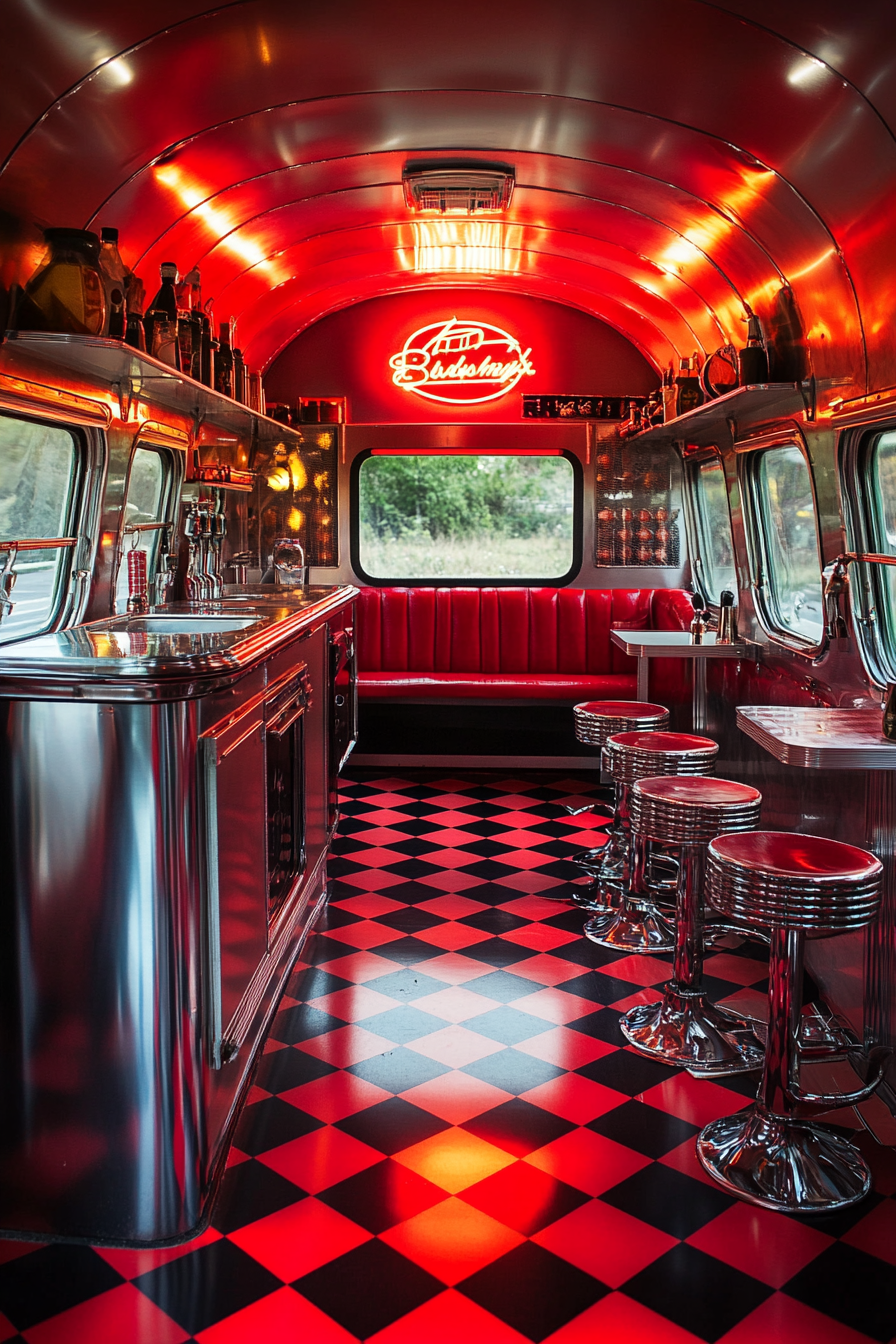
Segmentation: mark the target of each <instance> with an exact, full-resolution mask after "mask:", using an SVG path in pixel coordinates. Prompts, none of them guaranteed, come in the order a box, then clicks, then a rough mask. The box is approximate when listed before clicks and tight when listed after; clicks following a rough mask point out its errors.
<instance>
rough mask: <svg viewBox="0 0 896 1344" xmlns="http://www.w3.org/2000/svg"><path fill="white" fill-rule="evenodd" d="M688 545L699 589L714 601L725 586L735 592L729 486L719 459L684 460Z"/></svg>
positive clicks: (735, 576)
mask: <svg viewBox="0 0 896 1344" xmlns="http://www.w3.org/2000/svg"><path fill="white" fill-rule="evenodd" d="M685 479H686V482H687V516H688V531H689V549H690V552H691V557H692V564H693V566H694V576H695V578H696V580H697V585H698V587H699V589H700V592H701V593H702V594H703V597H704V599H705V600H706V601H707V602H711V603H713V604H714V605H715V604H716V603H717V602H718V600H719V593H721V592H724V591H725V589H728V590H729V591H731V592H733V593H736V592H737V571H736V569H735V566H734V543H733V541H732V539H731V514H730V512H729V509H728V489H727V486H726V484H725V470H724V467H723V466H722V462H721V459H720V458H719V457H718V456H717V455H716V454H715V453H713V455H712V456H705V457H704V456H701V457H699V458H695V459H694V460H692V461H691V462H689V463H687V466H686V469H685Z"/></svg>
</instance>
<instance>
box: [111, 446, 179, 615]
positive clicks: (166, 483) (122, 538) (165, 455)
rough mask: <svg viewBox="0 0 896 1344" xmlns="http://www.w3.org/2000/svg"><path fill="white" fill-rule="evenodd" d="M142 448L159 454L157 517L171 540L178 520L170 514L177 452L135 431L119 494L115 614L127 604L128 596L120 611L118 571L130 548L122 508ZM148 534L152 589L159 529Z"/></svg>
mask: <svg viewBox="0 0 896 1344" xmlns="http://www.w3.org/2000/svg"><path fill="white" fill-rule="evenodd" d="M141 450H142V451H143V452H148V453H156V454H157V456H159V457H160V458H161V459H162V470H163V476H162V497H161V499H160V501H159V515H160V516H159V518H158V520H157V521H158V522H160V523H167V524H168V526H169V527H170V528H171V529H172V540H173V539H174V538H173V531H174V528H175V526H176V523H177V518H176V515H175V516H173V515H174V510H173V509H172V503H173V502H175V501H176V500H177V498H178V497H179V494H180V490H179V484H180V482H179V477H178V460H179V455H178V454H177V452H176V450H174V449H172V448H169V447H168V446H167V445H166V444H163V443H159V442H157V441H156V440H155V439H154V438H153V437H152V436H149V437H141V435H140V434H139V433H138V434H136V435H135V436H134V440H133V442H132V444H131V448H130V452H129V453H128V467H127V471H126V473H125V478H124V489H123V490H122V495H121V514H120V521H119V525H118V542H117V546H116V557H115V565H114V568H113V572H112V610H113V611H114V612H116V614H118V615H120V614H122V613H123V612H124V610H125V609H126V603H127V597H126V596H125V607H123V608H122V611H121V612H118V611H117V608H118V603H119V592H118V587H119V583H120V580H121V574H122V572H123V571H125V570H126V565H127V553H128V550H129V549H130V535H125V527H126V526H127V519H126V517H125V510H126V508H127V502H128V492H129V491H130V488H131V476H132V474H133V470H134V460H135V458H136V456H137V453H138V452H140V451H141ZM182 456H183V454H180V457H182ZM148 535H149V537H150V538H151V539H152V547H151V548H149V547H147V548H144V549H147V550H149V551H150V554H149V555H148V556H147V572H148V579H149V584H150V591H152V581H153V576H154V573H155V564H156V562H157V560H158V554H159V542H160V540H161V532H150V533H149V534H148ZM138 544H139V534H138Z"/></svg>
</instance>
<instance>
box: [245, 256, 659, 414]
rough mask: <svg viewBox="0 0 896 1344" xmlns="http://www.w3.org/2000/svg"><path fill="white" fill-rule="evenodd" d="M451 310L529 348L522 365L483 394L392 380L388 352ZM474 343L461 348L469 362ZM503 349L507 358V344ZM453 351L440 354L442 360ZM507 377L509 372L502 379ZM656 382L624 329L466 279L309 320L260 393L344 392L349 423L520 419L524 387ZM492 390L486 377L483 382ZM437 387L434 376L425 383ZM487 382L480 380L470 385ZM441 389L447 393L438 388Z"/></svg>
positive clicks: (598, 387)
mask: <svg viewBox="0 0 896 1344" xmlns="http://www.w3.org/2000/svg"><path fill="white" fill-rule="evenodd" d="M452 318H457V320H458V326H459V327H463V326H464V325H465V324H466V325H467V326H469V325H473V324H475V323H477V322H478V323H483V324H488V325H489V326H491V327H495V328H499V329H500V330H501V331H503V332H506V333H507V334H508V335H509V336H511V337H513V338H514V339H515V340H516V341H517V342H519V345H520V347H521V349H522V351H523V352H528V356H527V369H528V368H531V369H534V372H528V371H526V372H525V373H523V374H522V375H521V376H520V377H519V378H517V379H516V381H515V382H513V386H512V387H511V388H510V390H509V391H507V392H505V393H503V394H502V395H498V396H494V397H492V398H491V399H490V400H487V401H486V400H482V401H477V402H472V403H468V402H458V401H456V400H450V401H449V400H446V401H444V402H442V401H432V400H429V399H427V398H425V397H423V396H421V395H419V394H418V393H416V392H414V391H413V390H409V389H408V388H407V387H401V386H397V385H396V384H395V382H394V381H393V374H394V372H395V370H394V368H393V367H392V366H390V359H391V357H392V356H393V355H395V354H397V353H398V352H400V351H401V350H402V349H403V347H404V346H405V344H406V342H407V341H408V339H409V338H410V337H411V336H413V334H414V333H415V332H417V331H418V330H419V329H421V328H423V327H427V326H429V325H430V324H432V323H440V322H442V321H445V322H449V321H450V320H451V319H452ZM480 353H481V352H475V351H474V352H470V354H469V360H471V361H476V360H478V359H479V358H480ZM502 357H503V358H508V356H507V355H506V351H505V352H502ZM458 358H459V356H458V353H457V351H455V350H453V349H452V350H451V352H450V353H449V354H447V355H444V356H443V357H442V365H443V367H444V368H445V369H448V368H451V367H452V366H451V364H450V362H449V361H450V360H451V359H454V360H455V361H457V360H458ZM511 381H512V380H511ZM658 381H659V375H658V373H657V371H656V370H654V369H653V368H651V366H650V365H649V364H648V362H647V360H646V359H644V357H643V356H642V355H641V354H640V353H639V352H638V351H637V350H636V349H635V347H634V346H633V345H631V343H630V342H629V341H627V340H626V339H625V337H623V336H620V335H619V333H618V332H616V331H614V330H613V329H612V328H611V327H609V326H607V325H606V324H605V323H603V322H600V321H598V320H597V319H595V318H592V317H589V316H588V315H587V314H586V313H582V312H580V311H579V310H577V309H575V308H567V307H565V306H564V305H563V304H559V303H550V302H547V301H545V300H542V299H531V298H528V297H527V296H525V295H519V294H507V293H500V292H497V291H492V292H489V289H488V286H487V283H486V282H483V283H482V286H481V287H480V288H472V287H469V286H465V287H460V286H458V287H456V288H445V289H434V288H430V289H427V290H425V291H421V292H415V293H410V294H408V293H406V294H398V295H392V296H389V297H386V298H382V299H372V300H370V301H369V302H367V303H361V304H357V305H356V306H355V307H352V308H349V309H344V310H342V311H340V312H338V313H334V314H332V315H331V316H330V317H327V318H324V319H323V320H322V321H320V322H317V323H315V324H314V325H313V326H311V327H309V328H308V330H307V331H305V332H303V333H302V335H301V336H299V337H297V339H296V340H295V341H293V342H292V344H291V345H290V346H288V347H287V348H286V350H284V352H283V354H282V355H280V357H279V358H278V359H277V360H275V361H274V363H273V364H272V366H271V368H270V370H269V371H268V374H267V376H266V378H265V390H266V393H267V397H268V401H269V402H294V401H295V399H296V398H297V397H300V396H301V397H347V398H348V418H349V420H351V421H354V422H355V423H367V424H371V423H372V424H383V423H385V424H396V423H398V424H401V423H409V424H414V423H428V424H433V423H436V424H438V423H463V422H470V421H475V422H482V421H488V422H492V423H494V422H503V421H515V420H519V419H521V414H522V395H523V393H524V392H525V393H528V394H533V393H546V394H547V393H579V394H589V393H590V394H603V395H605V396H611V397H612V396H615V397H619V396H627V395H631V396H639V395H643V394H644V393H646V392H649V391H650V389H651V388H653V387H655V386H656V385H657V383H658ZM491 386H492V389H494V387H495V385H494V384H492V385H491ZM429 387H430V391H432V389H433V387H435V389H436V390H437V391H443V389H441V387H440V385H439V384H438V383H435V384H430V385H429ZM483 390H487V386H486V387H485V388H481V387H480V388H479V389H478V391H480V392H481V391H483ZM444 394H445V395H446V396H450V395H452V392H451V390H450V389H444Z"/></svg>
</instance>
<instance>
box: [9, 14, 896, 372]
mask: <svg viewBox="0 0 896 1344" xmlns="http://www.w3.org/2000/svg"><path fill="white" fill-rule="evenodd" d="M5 8H6V13H5V30H6V31H5V36H6V42H5V50H4V54H3V61H4V63H5V64H7V65H8V67H9V68H8V69H6V70H4V71H3V78H2V80H0V109H2V113H3V115H2V116H0V127H2V131H0V155H2V156H4V158H3V166H2V169H0V210H2V211H5V212H6V215H7V220H9V221H12V222H11V223H10V225H9V227H8V230H7V232H8V234H9V236H10V237H15V236H18V238H19V239H20V247H19V251H18V253H16V248H15V246H13V245H12V244H10V246H9V247H7V249H6V256H5V258H4V267H3V278H4V279H5V281H6V282H7V283H9V281H10V280H11V279H16V278H18V279H21V278H22V274H23V273H24V271H25V270H26V268H27V266H28V265H30V264H31V263H32V262H33V259H34V247H33V244H32V245H31V246H28V245H27V242H28V240H29V238H30V239H31V240H33V239H34V238H35V237H36V236H37V234H36V227H35V226H36V225H39V224H48V223H54V224H71V225H79V226H83V225H87V224H93V225H96V224H99V223H106V224H115V225H117V226H118V227H119V229H120V230H121V233H122V252H123V254H124V256H125V259H126V260H127V261H128V262H129V263H130V264H132V265H134V266H135V267H137V268H138V269H139V270H140V273H141V274H143V275H144V277H145V278H146V280H147V283H148V284H149V283H151V282H152V279H153V275H154V272H155V268H156V266H157V263H158V262H159V261H161V260H164V259H167V257H168V256H170V257H171V258H172V259H174V260H176V261H177V262H178V264H179V265H180V267H181V269H183V270H186V269H188V268H189V267H191V266H193V265H196V264H198V265H199V266H200V267H201V269H202V273H203V289H204V291H205V292H206V293H213V294H215V295H216V312H217V313H218V315H219V316H223V317H227V316H234V317H236V319H237V321H238V324H239V332H240V341H241V344H242V345H243V347H244V350H245V352H246V355H247V358H248V359H249V361H250V363H252V364H253V365H256V366H258V365H261V366H265V365H267V364H268V363H270V361H271V360H272V359H273V357H274V356H275V355H276V354H277V353H278V351H279V350H281V349H282V348H283V347H284V345H286V344H287V343H288V342H289V341H290V340H291V339H292V338H293V337H294V336H295V335H296V334H297V333H298V332H299V331H301V330H303V329H304V328H305V327H307V326H308V325H309V324H310V323H312V322H314V321H315V320H317V319H318V318H320V317H321V316H323V315H324V314H327V313H330V312H333V311H335V310H336V309H338V308H340V307H344V306H346V305H348V304H352V303H356V302H359V301H361V300H363V299H365V298H369V297H372V296H374V295H379V294H386V293H394V292H398V291H400V290H406V289H412V288H425V287H428V286H432V285H439V284H445V283H448V282H449V281H451V280H455V279H457V278H458V277H457V276H456V275H453V274H447V273H445V272H444V271H441V272H440V271H438V270H434V269H432V268H431V266H430V268H429V269H427V268H426V264H425V263H424V266H423V269H421V263H420V258H419V256H418V255H417V253H415V244H419V241H420V237H419V234H417V233H415V222H414V218H413V217H412V216H411V215H410V214H409V212H408V210H407V208H406V206H405V202H404V197H403V193H402V189H401V172H402V167H403V165H404V164H405V162H406V161H407V160H408V159H410V158H414V159H420V158H429V159H434V160H438V159H439V158H452V157H458V156H463V157H467V158H475V157H481V158H483V159H487V160H492V161H494V160H499V161H502V162H507V163H511V164H513V166H514V169H515V172H516V190H515V192H514V196H513V200H512V203H511V207H510V210H509V212H508V215H507V217H506V220H505V221H504V222H503V223H502V224H500V225H499V226H498V228H497V230H492V233H491V234H490V236H489V237H490V242H491V244H492V248H491V251H490V253H489V258H490V260H489V263H488V266H489V275H490V283H491V284H494V285H497V286H501V287H505V288H507V289H509V290H513V291H515V292H519V293H528V294H532V295H536V296H539V297H544V298H551V299H555V300H559V301H561V302H565V303H568V304H571V305H573V306H575V307H578V308H581V309H583V310H585V311H587V312H590V313H593V314H594V315H596V316H599V317H601V318H603V319H604V320H606V321H608V322H609V323H610V324H611V325H613V326H614V327H615V328H617V329H618V330H619V331H620V332H622V333H623V334H624V335H626V336H627V337H628V338H629V339H630V340H632V341H633V342H634V343H635V344H636V345H638V346H639V348H640V349H642V351H644V353H645V354H646V355H647V356H648V358H649V359H651V360H652V361H653V362H654V363H655V364H656V365H657V366H658V367H661V366H663V365H664V364H666V363H667V362H668V361H669V359H670V358H674V357H675V356H676V355H678V354H688V353H690V352H691V351H692V350H694V349H695V348H696V349H702V350H712V349H714V348H716V346H718V345H720V344H722V343H724V342H726V341H729V340H730V341H732V342H733V343H735V344H739V343H740V342H741V341H742V338H743V332H744V327H743V325H742V320H741V319H742V316H743V312H744V305H745V304H749V305H750V306H752V307H753V308H754V309H755V310H756V311H758V312H759V313H760V314H761V315H762V316H763V317H765V318H766V319H767V321H769V322H772V321H773V319H774V312H775V304H776V296H778V295H779V293H780V291H781V289H782V287H785V286H789V287H790V289H791V290H792V292H793V296H794V299H795V302H796V307H797V310H798V312H799V315H800V318H801V321H802V326H803V329H804V332H805V335H806V338H807V341H808V344H809V348H810V351H811V360H812V369H813V372H814V373H815V375H816V377H817V378H818V379H819V382H820V384H821V386H822V387H823V388H824V389H825V390H826V393H827V396H828V397H833V396H834V395H836V396H838V397H841V398H847V397H850V396H857V395H862V394H863V393H864V392H865V391H866V389H879V388H881V387H885V386H889V385H892V384H896V336H894V321H893V317H894V311H893V310H894V306H896V297H894V296H896V283H894V281H896V255H894V248H893V245H892V238H893V221H894V216H896V137H894V133H893V126H894V125H896V42H894V37H893V22H892V12H893V11H892V3H891V0H864V2H863V4H862V6H860V7H856V6H855V5H847V4H846V3H845V0H750V3H749V4H746V3H744V4H739V3H735V0H727V2H726V0H719V3H714V4H713V3H707V2H705V0H628V3H627V4H626V5H625V6H620V5H618V4H616V3H615V0H556V3H555V4H554V5H552V6H550V7H546V6H539V5H536V4H534V3H532V2H531V0H517V3H516V4H511V3H509V0H498V3H496V4H492V5H489V6H482V5H481V4H473V3H470V0H454V3H452V5H451V6H447V7H444V8H443V9H442V10H441V11H439V10H436V11H435V12H434V11H432V10H431V9H430V8H429V7H427V8H426V9H422V8H421V7H420V6H419V5H418V4H416V3H414V2H413V0H382V2H381V3H379V4H377V5H371V4H369V0H331V3H329V4H328V5H327V6H320V5H312V4H311V3H307V0H300V3H296V0H236V3H231V4H223V5H219V6H217V7H215V8H214V9H210V8H207V7H203V6H201V5H199V4H195V3H193V4H190V3H185V2H184V0H153V3H152V4H149V3H147V2H146V0H139V2H136V3H131V4H129V5H128V6H122V5H121V4H120V3H114V4H113V3H111V0H7V4H6V7H5ZM857 10H858V13H857ZM29 230H30V233H29ZM14 254H15V256H14ZM11 258H13V259H12V260H11ZM16 259H17V264H18V271H17V270H16ZM466 278H469V276H467V277H466Z"/></svg>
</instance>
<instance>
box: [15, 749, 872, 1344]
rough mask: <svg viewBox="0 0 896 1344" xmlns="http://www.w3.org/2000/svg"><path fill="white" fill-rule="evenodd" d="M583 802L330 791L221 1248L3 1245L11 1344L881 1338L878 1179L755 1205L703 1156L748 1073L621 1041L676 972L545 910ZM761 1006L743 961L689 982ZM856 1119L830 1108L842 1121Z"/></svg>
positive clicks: (479, 782) (552, 904) (734, 952)
mask: <svg viewBox="0 0 896 1344" xmlns="http://www.w3.org/2000/svg"><path fill="white" fill-rule="evenodd" d="M593 788H594V786H593V785H592V784H590V783H587V782H585V781H582V780H574V779H558V778H552V777H550V776H547V775H543V776H536V775H530V776H527V777H521V778H508V777H501V776H494V775H493V776H477V777H475V778H473V779H455V778H451V779H447V778H432V777H427V778H426V779H425V782H421V781H420V780H413V779H399V778H387V779H384V778H373V779H367V780H358V781H354V782H351V781H346V782H345V784H344V791H343V792H344V797H343V812H342V822H341V825H340V832H339V838H338V840H337V844H336V849H335V854H334V857H333V860H332V863H331V902H330V906H329V910H328V914H327V917H326V920H325V925H324V926H323V927H321V928H319V929H318V930H317V931H316V932H315V934H314V935H313V937H312V938H311V939H310V940H309V942H308V945H307V947H306V949H305V952H304V954H303V957H304V960H303V961H302V962H301V963H300V965H299V966H298V967H297V969H296V972H295V974H294V976H293V978H292V981H291V983H290V985H289V987H288V989H287V993H286V996H285V998H284V999H283V1002H282V1004H281V1006H280V1009H279V1012H278V1014H277V1016H276V1018H275V1020H274V1023H273V1025H272V1028H271V1032H270V1037H269V1040H268V1042H267V1046H266V1049H265V1052H264V1055H263V1057H262V1059H261V1061H260V1063H259V1067H258V1070H257V1073H256V1076H255V1080H254V1086H253V1087H252V1090H251V1093H250V1095H249V1098H248V1104H247V1105H246V1108H245V1110H244V1113H243V1116H242V1118H241V1121H240V1124H239V1127H238V1130H237V1134H236V1139H235V1144H234V1149H233V1151H232V1153H231V1157H230V1164H229V1167H228V1170H227V1172H226V1175H225V1177H224V1181H223V1183H222V1187H221V1190H220V1193H219V1196H218V1199H217V1202H216V1205H215V1210H214V1214H213V1217H212V1224H211V1227H210V1228H209V1229H208V1230H207V1231H206V1232H205V1233H204V1234H203V1235H202V1236H201V1237H199V1238H197V1239H196V1240H194V1241H192V1242H189V1243H187V1244H185V1245H182V1246H178V1247H176V1248H167V1249H164V1250H154V1251H137V1250H122V1249H112V1248H108V1247H105V1248H99V1247H97V1248H91V1247H87V1246H80V1245H62V1244H55V1245H47V1246H29V1245H25V1244H22V1243H18V1242H0V1313H2V1315H0V1344H4V1342H9V1341H26V1344H99V1342H101V1344H189V1342H190V1341H195V1342H196V1344H294V1341H300V1340H301V1341H303V1344H304V1342H305V1341H307V1344H353V1341H359V1340H363V1341H371V1342H372V1344H420V1342H421V1341H426V1344H449V1341H450V1342H451V1344H456V1341H457V1340H458V1339H459V1338H462V1339H464V1340H465V1342H466V1344H526V1342H527V1341H536V1342H537V1344H540V1342H541V1341H548V1344H594V1342H595V1341H597V1342H599V1344H700V1341H703V1342H704V1344H716V1342H717V1341H718V1342H719V1344H768V1342H769V1341H776V1340H779V1339H787V1340H790V1341H793V1342H794V1344H801V1342H802V1341H810V1340H811V1341H813V1344H862V1341H869V1340H876V1341H880V1344H887V1342H888V1341H891V1340H893V1339H894V1337H896V1159H894V1155H893V1153H892V1151H891V1150H889V1149H884V1148H881V1147H878V1146H877V1145H876V1144H874V1143H873V1141H871V1140H870V1138H869V1137H868V1136H867V1135H864V1134H862V1133H861V1131H858V1130H857V1131H856V1137H857V1138H858V1141H859V1143H860V1145H861V1146H862V1148H863V1150H864V1151H865V1153H866V1155H867V1156H868V1158H869V1160H870V1162H871V1165H872V1168H873V1170H874V1174H875V1189H874V1192H873V1193H872V1195H871V1196H870V1197H869V1198H868V1199H867V1200H866V1201H865V1202H864V1203H862V1204H860V1205H859V1206H857V1207H855V1208H852V1209H848V1210H845V1211H844V1212H842V1213H840V1214H836V1215H830V1216H827V1217H814V1218H796V1217H785V1216H783V1215H780V1214H775V1213H770V1212H767V1211H764V1210H760V1209H754V1208H752V1207H750V1206H749V1205H747V1204H744V1203H741V1202H740V1201H738V1200H735V1199H732V1198H731V1197H729V1196H728V1195H727V1194H726V1193H725V1192H724V1191H722V1190H720V1189H719V1188H718V1187H717V1186H715V1185H714V1184H713V1182H712V1181H711V1180H710V1179H709V1177H708V1176H706V1175H705V1173H704V1172H703V1171H702V1169H701V1168H700V1166H699V1164H698V1162H697V1159H696V1154H695V1147H694V1137H695V1135H696V1134H697V1133H698V1131H699V1129H700V1127H701V1126H702V1125H703V1124H705V1123H706V1122H707V1121H708V1120H711V1119H713V1118H715V1117H717V1116H719V1115H724V1114H726V1113H728V1112H731V1111H733V1110H736V1109H738V1108H740V1107H741V1106H742V1105H743V1104H744V1099H745V1098H749V1097H751V1096H752V1094H753V1091H754V1090H755V1077H740V1078H726V1079H723V1080H720V1081H718V1082H709V1081H706V1080H703V1081H698V1080H695V1079H694V1078H692V1077H691V1076H690V1075H688V1074H686V1073H682V1072H680V1071H678V1070H676V1069H671V1068H667V1067H665V1066H663V1065H661V1064H658V1063H655V1062H654V1061H652V1060H649V1059H646V1058H644V1057H642V1056H640V1055H638V1054H636V1053H635V1052H634V1051H633V1050H631V1049H630V1048H629V1047H627V1046H625V1044H624V1042H623V1039H622V1037H621V1035H620V1033H619V1028H618V1019H619V1014H620V1011H623V1010H624V1009H626V1008H627V1007H629V1006H630V1005H631V1004H633V1003H638V1002H643V1001H645V1000H646V999H650V998H653V997H655V996H656V993H657V986H660V985H661V984H662V983H663V981H664V979H665V978H666V977H667V975H668V969H669V968H668V959H666V958H663V957H656V956H650V957H639V956H622V955H619V954H617V953H613V952H608V951H605V950H603V949H600V948H598V947H595V946H594V945H593V944H591V943H589V942H587V941H586V940H585V939H583V938H582V936H581V926H582V922H583V916H582V913H581V911H580V910H577V909H575V908H573V907H571V906H569V905H568V904H564V903H562V902H560V903H558V899H557V898H558V897H562V895H563V893H564V892H565V891H567V890H568V889H569V883H570V881H573V880H577V879H579V880H580V874H579V870H577V869H576V868H575V867H574V866H573V865H572V863H571V857H572V855H574V854H575V853H576V852H578V851H579V850H581V849H582V848H583V847H586V846H587V847H591V846H592V845H594V844H595V843H598V842H599V841H600V831H599V830H598V829H597V824H596V823H594V822H593V821H591V820H590V819H589V817H588V816H587V815H585V816H576V817H574V816H571V815H570V814H569V813H568V812H567V811H566V810H565V808H564V806H563V804H565V803H574V802H581V801H582V799H583V797H587V795H588V794H589V793H590V792H591V791H592V789H593ZM707 972H708V976H709V982H710V985H711V988H712V991H713V992H714V993H715V994H716V995H717V996H718V997H719V998H726V997H732V998H737V999H740V1000H741V1001H743V1000H744V996H745V995H746V996H750V995H752V996H753V997H754V999H757V998H758V997H759V996H761V995H762V993H763V991H764V989H765V978H764V977H765V974H766V969H765V965H764V964H763V960H762V957H761V955H760V954H759V953H757V951H756V948H755V947H754V946H749V945H744V946H742V947H730V948H728V949H726V950H724V951H719V952H715V953H713V954H712V955H711V957H710V958H709V959H708V964H707ZM836 1118H838V1119H844V1120H845V1121H846V1122H847V1123H848V1122H849V1117H848V1116H842V1115H841V1116H838V1117H836Z"/></svg>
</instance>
